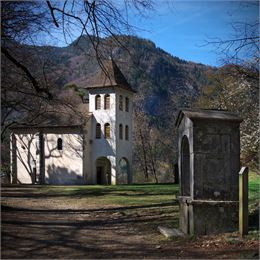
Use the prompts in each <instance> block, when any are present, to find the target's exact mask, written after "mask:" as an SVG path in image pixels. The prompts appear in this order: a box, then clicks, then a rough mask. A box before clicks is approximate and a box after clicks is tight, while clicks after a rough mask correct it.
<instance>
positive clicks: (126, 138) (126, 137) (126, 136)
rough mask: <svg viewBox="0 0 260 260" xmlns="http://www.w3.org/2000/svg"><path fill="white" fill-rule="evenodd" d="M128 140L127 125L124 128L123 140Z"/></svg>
mask: <svg viewBox="0 0 260 260" xmlns="http://www.w3.org/2000/svg"><path fill="white" fill-rule="evenodd" d="M128 139H129V130H128V125H126V126H125V140H128Z"/></svg>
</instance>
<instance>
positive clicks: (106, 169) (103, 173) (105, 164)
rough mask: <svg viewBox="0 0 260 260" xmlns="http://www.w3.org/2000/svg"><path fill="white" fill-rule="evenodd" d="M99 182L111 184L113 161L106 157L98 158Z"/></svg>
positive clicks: (97, 171) (97, 172)
mask: <svg viewBox="0 0 260 260" xmlns="http://www.w3.org/2000/svg"><path fill="white" fill-rule="evenodd" d="M96 174H97V175H96V176H97V182H96V183H97V184H99V185H110V184H111V163H110V161H109V160H108V159H107V158H106V157H100V158H98V159H97V160H96Z"/></svg>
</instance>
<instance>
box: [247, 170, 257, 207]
mask: <svg viewBox="0 0 260 260" xmlns="http://www.w3.org/2000/svg"><path fill="white" fill-rule="evenodd" d="M248 186H249V192H248V197H249V198H248V202H249V211H251V210H253V209H254V208H255V207H256V206H257V204H259V199H260V197H259V195H260V190H259V188H260V175H259V174H256V172H249V182H248Z"/></svg>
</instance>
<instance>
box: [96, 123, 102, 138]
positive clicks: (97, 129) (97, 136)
mask: <svg viewBox="0 0 260 260" xmlns="http://www.w3.org/2000/svg"><path fill="white" fill-rule="evenodd" d="M96 138H97V139H100V138H101V125H100V124H99V123H97V124H96Z"/></svg>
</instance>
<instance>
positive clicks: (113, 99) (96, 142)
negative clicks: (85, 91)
mask: <svg viewBox="0 0 260 260" xmlns="http://www.w3.org/2000/svg"><path fill="white" fill-rule="evenodd" d="M106 94H109V95H110V109H107V110H105V109H104V97H105V95H106ZM96 95H100V96H101V109H98V110H96V109H95V97H96ZM120 95H122V96H123V111H121V110H119V96H120ZM126 97H128V98H129V112H126V111H125V98H126ZM132 97H133V94H132V93H131V92H129V91H126V90H123V89H120V88H97V89H91V90H90V92H89V111H90V112H92V113H93V116H92V138H91V143H92V145H91V158H92V159H91V161H92V167H91V168H92V180H91V183H93V184H95V183H96V160H97V159H98V158H100V157H106V158H107V159H109V161H110V163H111V183H112V184H116V173H117V172H118V164H119V160H120V159H121V158H126V159H127V161H128V163H129V169H130V172H132V171H131V169H132V111H133V106H132ZM97 123H100V124H101V131H102V135H101V138H100V139H96V124H97ZM106 123H109V124H110V131H111V132H110V135H111V136H110V139H105V138H104V125H105V124H106ZM119 124H122V125H123V140H120V139H119ZM126 125H128V127H129V140H125V126H126ZM130 181H131V176H130Z"/></svg>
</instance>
